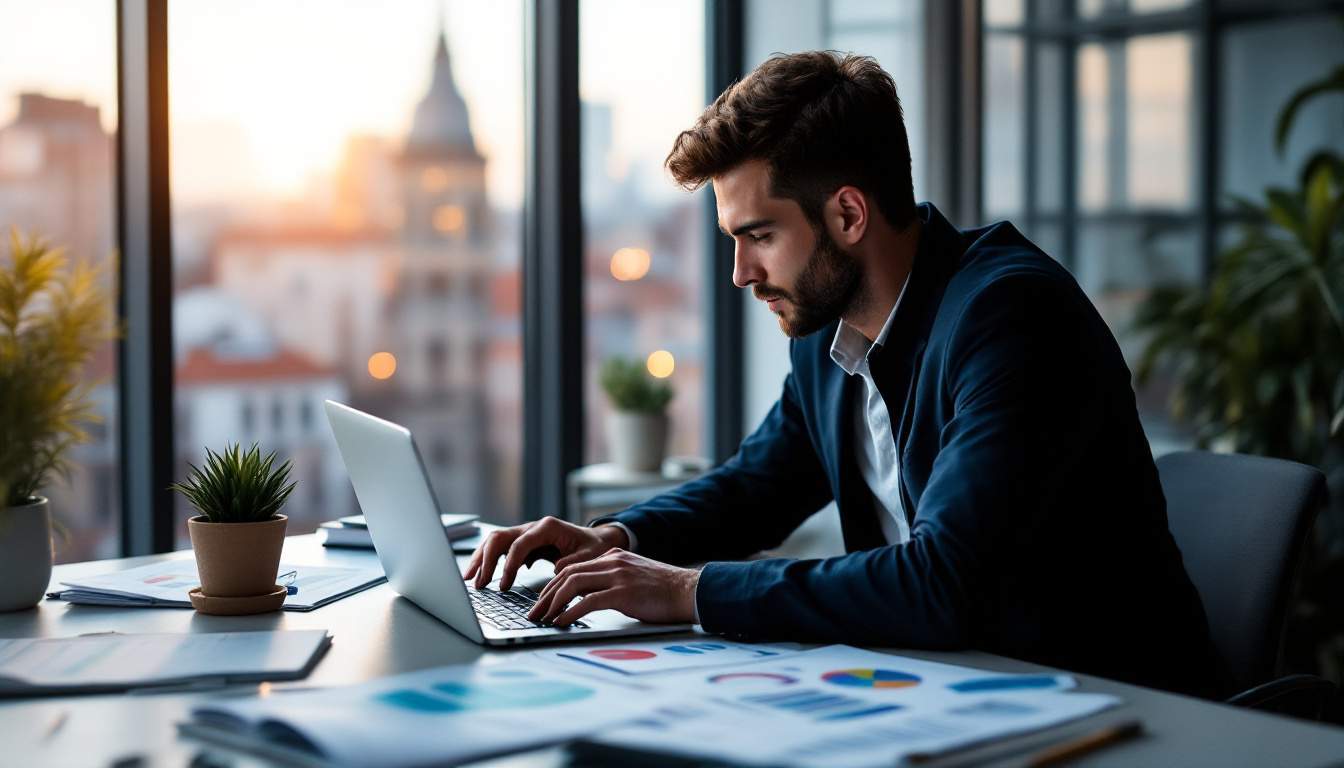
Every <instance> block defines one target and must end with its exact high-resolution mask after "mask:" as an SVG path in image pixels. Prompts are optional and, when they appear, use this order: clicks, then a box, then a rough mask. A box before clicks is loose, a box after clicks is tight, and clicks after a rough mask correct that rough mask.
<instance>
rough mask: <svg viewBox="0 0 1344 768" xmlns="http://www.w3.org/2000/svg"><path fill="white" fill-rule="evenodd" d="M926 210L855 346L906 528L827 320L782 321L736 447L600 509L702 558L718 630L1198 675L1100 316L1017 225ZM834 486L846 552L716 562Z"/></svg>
mask: <svg viewBox="0 0 1344 768" xmlns="http://www.w3.org/2000/svg"><path fill="white" fill-rule="evenodd" d="M919 215H920V217H921V218H922V220H923V222H924V226H923V233H922V235H921V238H920V243H919V248H918V252H917V254H916V257H915V260H914V265H913V269H912V273H911V275H910V278H909V285H908V287H907V289H906V294H905V298H904V299H903V300H902V302H901V305H900V308H899V310H898V312H897V315H896V318H895V321H894V322H893V324H892V329H891V333H890V336H889V337H888V340H887V344H886V346H884V347H881V348H877V349H875V350H874V352H873V354H872V356H871V357H870V358H869V360H870V365H871V368H872V372H873V377H874V380H875V382H876V384H877V387H878V389H879V391H880V392H881V394H882V398H883V400H885V401H886V405H887V409H888V411H889V412H890V414H891V423H892V428H893V430H894V431H893V434H892V436H891V439H892V440H895V441H896V448H897V455H898V456H900V461H901V472H900V476H901V495H902V503H903V506H904V509H905V510H906V514H907V516H908V517H909V519H910V540H909V541H908V542H906V543H903V544H899V545H895V546H891V545H888V544H887V543H886V541H885V539H884V538H883V536H882V531H881V527H880V523H879V522H878V519H877V512H876V510H875V508H874V504H873V501H872V495H871V492H870V490H869V488H868V486H867V484H866V483H865V482H864V480H863V478H862V477H861V475H860V473H859V470H858V468H857V465H856V463H855V459H854V456H853V452H854V447H853V446H854V439H853V435H852V430H853V420H852V408H853V407H854V398H855V397H856V393H858V392H860V391H861V388H862V381H861V380H860V379H859V378H858V377H851V376H847V375H846V374H845V373H844V372H843V371H842V370H841V369H840V368H839V367H838V366H836V365H835V363H834V362H833V361H832V360H831V358H830V355H829V349H830V344H831V340H832V338H833V337H834V335H835V331H836V327H837V326H836V324H835V323H833V324H831V325H830V326H829V327H827V328H825V329H823V330H821V331H818V332H817V333H814V334H812V335H810V336H807V337H805V338H802V339H798V340H796V341H793V342H792V343H791V344H790V357H791V360H792V372H791V373H790V374H789V376H788V378H787V379H786V380H785V382H784V391H783V394H782V395H781V396H780V398H779V401H778V402H777V403H776V404H775V406H774V407H773V409H772V410H771V411H770V413H769V415H767V416H766V417H765V420H764V421H763V422H762V423H761V425H760V427H759V428H757V429H756V431H755V432H754V433H753V434H751V435H750V436H749V437H747V438H746V439H745V440H744V441H743V442H742V445H741V447H740V448H739V450H738V452H737V453H736V455H734V456H733V457H732V458H731V459H729V460H728V461H727V462H725V463H724V464H723V465H721V466H719V467H718V468H716V469H715V470H713V471H712V472H710V473H708V474H707V475H705V476H703V477H701V478H699V479H697V480H694V481H691V482H688V483H686V484H684V485H681V486H679V487H678V488H676V489H674V490H672V491H670V492H668V493H664V494H662V495H660V496H658V497H656V498H653V499H651V500H649V501H647V502H645V503H642V504H639V505H637V506H634V507H631V508H630V509H627V510H625V511H623V512H621V513H619V514H617V515H615V516H613V517H609V518H606V520H618V521H620V522H621V523H623V524H625V525H627V526H629V527H630V529H631V530H632V531H633V532H634V533H635V535H636V537H637V538H638V541H639V551H640V553H641V554H644V555H647V556H649V557H652V558H656V559H658V560H663V561H666V562H681V563H690V562H704V561H710V562H709V564H708V565H706V566H705V568H704V570H703V572H702V573H701V576H700V586H699V588H698V592H697V605H698V609H699V612H700V620H701V623H702V625H703V626H704V628H705V629H706V630H709V631H712V632H719V633H724V634H728V635H732V636H737V637H742V638H751V639H788V640H798V641H815V642H847V643H858V644H873V645H886V646H906V647H918V648H943V649H954V648H977V649H981V650H985V651H990V652H994V653H1000V654H1005V655H1008V656H1014V657H1017V658H1022V659H1029V660H1034V661H1037V662H1040V663H1044V664H1049V665H1052V666H1058V667H1063V668H1066V669H1073V670H1079V671H1083V672H1089V673H1093V674H1098V675H1103V676H1107V677H1113V678H1118V679H1121V680H1126V681H1131V682H1136V683H1141V684H1146V685H1151V686H1156V687H1161V688H1167V689H1171V690H1180V691H1186V692H1193V693H1207V692H1210V690H1211V685H1212V680H1213V675H1212V662H1211V661H1210V659H1211V656H1212V653H1211V648H1210V645H1209V639H1208V627H1207V621H1206V619H1205V615H1204V610H1203V606H1202V604H1201V602H1200V599H1199V596H1198V593H1196V591H1195V589H1194V587H1193V585H1192V584H1191V582H1190V579H1189V577H1188V576H1187V575H1186V572H1185V568H1184V566H1183V564H1182V562H1181V553H1180V551H1179V550H1178V549H1177V547H1176V543H1175V541H1174V540H1173V539H1172V537H1171V534H1170V532H1169V530H1168V527H1167V516H1166V504H1165V500H1164V498H1163V495H1162V489H1161V486H1160V485H1159V484H1158V475H1157V470H1156V467H1155V466H1154V464H1153V459H1152V454H1151V452H1150V449H1149V446H1148V441H1147V439H1146V437H1145V436H1144V434H1143V429H1142V427H1141V426H1140V424H1139V418H1138V413H1137V410H1136V406H1135V401H1134V393H1133V390H1132V389H1131V386H1130V372H1129V370H1128V368H1127V367H1126V365H1125V362H1124V360H1123V358H1122V357H1121V353H1120V349H1119V347H1118V345H1117V344H1116V341H1115V338H1114V337H1113V336H1112V335H1111V332H1110V330H1109V329H1108V328H1107V326H1106V324H1105V322H1104V321H1103V320H1102V319H1101V317H1100V316H1099V315H1098V314H1097V311H1096V309H1095V308H1094V307H1093V306H1092V303H1091V302H1090V301H1089V300H1088V298H1087V297H1086V296H1085V295H1084V294H1083V292H1082V290H1081V289H1080V288H1079V286H1078V284H1077V283H1076V282H1075V281H1074V279H1073V277H1072V276H1071V275H1070V274H1069V273H1068V271H1066V270H1065V269H1063V268H1062V267H1061V266H1060V265H1059V264H1058V263H1057V262H1055V261H1054V260H1052V259H1051V258H1049V257H1048V256H1046V255H1045V254H1044V253H1043V252H1041V250H1040V249H1038V248H1037V247H1036V246H1035V245H1033V244H1032V243H1031V242H1030V241H1028V240H1027V239H1026V238H1025V237H1023V236H1022V235H1021V234H1020V233H1019V232H1018V231H1017V230H1016V229H1015V228H1014V227H1013V226H1012V225H1010V224H1007V223H999V224H994V225H991V226H988V227H984V228H982V229H975V230H968V231H964V232H963V231H958V230H957V229H956V228H954V227H953V226H952V225H951V224H949V223H948V221H947V220H946V219H944V218H943V216H942V215H941V214H940V213H939V212H938V211H937V209H935V208H934V207H933V206H932V205H929V204H924V205H921V206H920V207H919ZM837 322H838V321H837ZM832 500H834V501H835V502H837V505H838V507H839V510H840V521H841V525H842V528H843V532H844V539H845V547H846V550H847V551H848V554H846V555H843V556H840V557H832V558H826V559H816V560H788V559H769V560H755V561H746V562H721V561H727V560H740V559H741V558H743V557H746V556H749V555H751V554H753V553H756V552H759V551H761V550H764V549H769V548H771V547H774V546H777V545H778V544H779V543H780V542H782V541H783V540H784V538H785V537H786V536H788V534H789V533H790V532H792V531H793V530H794V529H795V528H797V527H798V525H799V524H800V523H802V522H803V520H804V519H806V518H807V517H808V516H810V515H811V514H813V513H814V512H816V511H817V510H818V509H819V508H821V507H823V506H824V505H825V504H826V503H827V502H830V501H832ZM599 522H600V521H599Z"/></svg>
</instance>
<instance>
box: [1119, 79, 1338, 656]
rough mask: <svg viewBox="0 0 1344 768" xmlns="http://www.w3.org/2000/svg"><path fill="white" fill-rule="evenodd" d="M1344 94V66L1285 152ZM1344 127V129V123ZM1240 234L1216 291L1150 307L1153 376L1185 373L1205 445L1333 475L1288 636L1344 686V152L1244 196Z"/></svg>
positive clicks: (1288, 116) (1186, 414)
mask: <svg viewBox="0 0 1344 768" xmlns="http://www.w3.org/2000/svg"><path fill="white" fill-rule="evenodd" d="M1332 93H1333V94H1336V95H1344V66H1338V67H1337V68H1336V69H1335V70H1334V71H1333V72H1331V73H1330V74H1328V75H1327V76H1325V77H1324V78H1322V79H1320V80H1318V81H1315V82H1313V83H1309V84H1307V85H1305V86H1303V87H1302V88H1300V89H1298V90H1297V91H1296V92H1295V93H1294V94H1293V96H1292V97H1291V98H1290V99H1289V100H1288V103H1287V104H1286V105H1285V107H1284V109H1283V111H1282V112H1281V113H1280V114H1279V117H1278V122H1277V130H1276V136H1275V142H1276V145H1277V149H1278V150H1279V152H1280V153H1281V152H1282V151H1283V149H1284V146H1285V144H1286V142H1287V138H1288V136H1289V134H1290V133H1291V130H1292V125H1293V121H1294V118H1295V116H1296V115H1298V114H1300V110H1301V108H1302V106H1303V105H1304V104H1305V103H1307V102H1308V101H1310V100H1312V99H1314V98H1317V97H1319V96H1322V95H1326V94H1332ZM1341 130H1344V126H1341ZM1233 202H1234V203H1235V205H1236V207H1237V212H1238V218H1239V219H1240V220H1241V221H1242V225H1241V231H1240V237H1239V239H1238V240H1237V241H1236V242H1234V244H1233V245H1232V246H1231V247H1229V248H1227V249H1226V250H1224V251H1223V252H1222V253H1221V254H1220V255H1219V257H1218V259H1217V260H1216V262H1215V263H1214V265H1213V271H1212V275H1211V276H1210V280H1209V282H1208V284H1207V285H1197V286H1169V287H1163V288H1160V289H1157V290H1154V291H1153V292H1152V293H1151V294H1150V295H1149V297H1148V298H1147V300H1146V301H1145V303H1144V304H1143V305H1142V306H1141V307H1140V308H1139V312H1138V314H1137V315H1136V318H1135V327H1136V330H1137V331H1139V332H1141V333H1143V334H1144V335H1145V336H1146V339H1147V347H1146V349H1145V351H1144V353H1143V355H1142V357H1141V358H1140V360H1139V365H1138V368H1137V375H1138V379H1139V380H1140V381H1141V382H1142V381H1144V380H1146V379H1148V378H1149V377H1150V376H1151V375H1152V374H1153V373H1154V372H1155V371H1159V370H1160V371H1162V372H1163V373H1164V374H1167V375H1170V376H1171V377H1172V378H1173V383H1174V387H1173V392H1172V398H1171V409H1172V414H1173V415H1174V416H1175V417H1176V418H1177V419H1180V420H1182V421H1184V422H1186V423H1187V424H1189V425H1191V426H1192V427H1193V428H1194V430H1195V440H1196V443H1197V444H1198V445H1199V446H1201V447H1213V448H1219V449H1230V450H1234V451H1238V452H1241V453H1252V454H1260V455H1265V456H1275V457H1279V458H1285V459H1291V460H1293V461H1298V462H1301V463H1304V464H1311V465H1314V466H1317V467H1320V468H1321V470H1322V471H1324V472H1325V475H1326V479H1327V482H1328V483H1329V486H1330V495H1331V503H1330V506H1329V507H1328V509H1327V511H1326V513H1325V514H1323V515H1322V516H1321V517H1320V518H1319V519H1318V525H1317V528H1316V536H1315V546H1313V547H1312V548H1309V549H1308V551H1307V558H1306V563H1305V564H1304V568H1303V580H1302V595H1301V598H1300V600H1299V602H1298V604H1297V606H1296V607H1295V611H1294V618H1293V622H1292V623H1291V624H1290V631H1289V635H1288V641H1289V645H1288V655H1289V657H1290V659H1291V660H1292V663H1293V665H1294V668H1295V669H1300V670H1302V671H1307V670H1308V669H1311V668H1315V669H1316V670H1318V671H1319V672H1320V674H1322V675H1323V676H1325V677H1329V678H1331V679H1334V680H1340V679H1344V590H1341V589H1339V585H1340V584H1341V583H1344V157H1341V156H1340V155H1339V154H1338V153H1336V152H1333V151H1330V150H1329V149H1322V150H1319V151H1317V152H1315V153H1313V154H1312V155H1311V156H1310V157H1309V158H1308V159H1307V161H1306V163H1305V164H1304V166H1303V167H1302V169H1301V172H1300V173H1299V176H1298V184H1297V187H1296V188H1282V187H1271V188H1269V189H1267V190H1265V194H1264V198H1263V200H1260V201H1251V200H1245V199H1239V198H1234V200H1233Z"/></svg>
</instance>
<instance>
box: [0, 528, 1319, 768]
mask: <svg viewBox="0 0 1344 768" xmlns="http://www.w3.org/2000/svg"><path fill="white" fill-rule="evenodd" d="M174 556H181V555H180V554H179V555H159V556H153V557H145V558H131V559H125V560H106V561H101V562H91V563H78V564H72V565H63V566H58V567H57V568H56V571H55V574H54V575H53V584H55V583H56V582H57V581H59V580H60V579H61V578H68V577H71V576H74V575H76V574H83V575H87V574H92V573H99V572H105V571H109V570H115V569H120V568H128V567H131V566H135V565H142V564H144V563H147V562H150V561H152V560H153V559H155V558H159V557H174ZM284 557H285V560H286V561H287V562H294V563H309V564H315V565H317V564H323V563H325V564H330V565H340V564H361V565H367V564H370V563H374V562H376V560H375V558H374V556H373V554H372V553H371V552H362V551H351V550H331V551H327V550H324V549H323V548H322V547H321V546H319V545H318V544H317V542H316V540H315V539H314V537H312V536H295V537H291V538H290V539H288V540H287V541H286V543H285V554H284ZM307 628H324V629H328V630H330V632H331V633H332V635H333V637H334V641H333V643H332V647H331V650H330V651H329V652H328V653H327V655H326V658H324V659H323V660H322V662H321V663H320V664H319V665H318V666H317V669H316V670H315V671H314V672H313V674H312V676H311V677H309V678H308V680H306V681H303V682H300V683H294V684H291V685H319V686H321V685H340V684H345V683H356V682H361V681H364V680H369V679H371V678H374V677H379V676H382V675H388V674H393V673H397V672H406V671H410V670H415V669H422V668H425V667H432V666H438V665H443V664H453V663H459V662H468V661H471V660H473V659H475V658H477V657H479V656H480V655H481V654H482V653H519V652H525V651H513V650H511V651H498V650H490V651H486V650H484V649H482V648H481V647H479V646H476V645H475V644H473V643H471V642H469V641H467V640H466V639H464V638H462V637H461V636H459V635H458V634H456V633H455V632H453V631H452V630H450V629H448V628H447V627H446V626H444V625H443V624H441V623H439V622H438V621H437V620H435V619H434V618H432V617H431V616H429V615H428V614H426V613H424V612H422V611H420V610H419V609H418V608H416V607H415V606H414V605H412V604H411V603H409V602H408V601H406V600H405V599H404V598H400V597H397V596H396V595H395V594H394V593H393V592H392V590H391V588H390V587H388V586H387V585H381V586H379V587H375V588H374V589H371V590H368V591H365V592H362V593H360V594H357V595H353V596H351V597H348V598H346V599H344V600H341V601H338V602H336V603H333V604H331V605H327V606H325V607H323V608H319V609H318V610H316V611H313V612H311V613H293V612H283V613H274V614H266V615H262V616H231V617H230V616H201V615H197V614H196V613H195V612H194V611H190V610H179V609H144V608H130V609H124V608H100V607H91V606H74V605H68V604H66V603H61V602H56V601H50V600H47V601H44V602H43V603H42V604H41V605H40V606H38V607H37V608H36V609H33V610H29V611H23V612H19V613H10V614H0V637H39V636H41V637H57V636H68V635H76V634H81V633H85V632H100V631H108V630H117V631H121V632H218V631H225V630H249V629H253V630H258V629H307ZM898 652H901V653H906V654H908V655H911V656H917V657H920V658H926V659H933V660H936V661H946V662H950V663H955V664H966V665H970V666H977V667H982V668H985V669H994V670H1002V671H1014V672H1029V671H1040V670H1041V669H1042V668H1041V667H1038V666H1036V665H1032V664H1028V663H1025V662H1020V661H1014V660H1011V659H1006V658H1003V657H999V656H992V655H989V654H984V653H978V652H964V653H933V652H924V651H898ZM1077 677H1078V679H1079V683H1080V690H1084V691H1100V692H1105V693H1112V694H1115V695H1117V696H1119V697H1121V698H1122V699H1124V700H1125V702H1126V704H1125V705H1124V706H1122V707H1120V708H1118V709H1115V710H1111V711H1109V712H1106V713H1104V714H1102V715H1099V716H1098V717H1096V718H1092V719H1090V720H1086V721H1083V722H1081V723H1075V724H1073V725H1070V726H1067V727H1066V728H1061V729H1057V730H1055V731H1051V732H1050V733H1049V734H1045V735H1042V734H1037V735H1035V736H1026V737H1022V738H1019V739H1017V740H1015V741H1014V742H1013V743H1014V744H1017V745H1020V746H1022V747H1023V748H1024V749H1025V748H1027V747H1029V746H1031V745H1040V744H1044V743H1048V742H1052V741H1056V740H1058V739H1060V738H1062V737H1063V736H1065V735H1066V734H1067V733H1071V732H1083V731H1087V730H1091V729H1092V728H1095V727H1097V726H1098V725H1100V724H1102V723H1104V722H1110V721H1114V720H1121V719H1128V718H1133V717H1138V718H1139V719H1141V720H1143V722H1144V726H1145V728H1146V730H1147V733H1146V735H1145V736H1143V737H1141V738H1139V739H1137V740H1133V741H1129V742H1125V743H1122V744H1117V745H1113V746H1110V747H1107V748H1105V749H1103V750H1101V751H1099V752H1096V753H1093V754H1092V755H1091V756H1089V757H1086V758H1084V759H1082V760H1079V761H1077V762H1075V763H1072V764H1071V765H1088V766H1136V765H1143V766H1147V765H1153V766H1156V765H1209V766H1239V765H1245V766H1267V765H1275V766H1326V765H1340V764H1344V728H1335V727H1331V726H1320V725H1313V724H1310V723H1304V722H1299V721H1295V720H1289V719H1286V718H1280V717H1276V716H1272V715H1265V714H1260V713H1256V712H1250V711H1246V710H1241V709H1235V708H1232V707H1227V706H1223V705H1220V704H1210V703H1207V702H1202V701H1198V700H1195V699H1190V698H1186V697H1183V696H1175V695H1172V694H1167V693H1159V692H1157V691H1151V690H1147V689H1144V688H1137V687H1134V686H1131V685H1125V684H1122V683H1115V682H1110V681H1107V680H1102V679H1099V678H1095V677H1089V676H1087V675H1078V676H1077ZM234 690H235V691H237V692H238V693H244V692H246V691H248V690H250V689H234ZM210 695H216V696H218V695H221V694H220V693H219V692H215V693H213V694H211V693H197V694H181V693H174V694H156V695H147V696H125V695H118V696H90V697H73V698H57V699H29V700H24V701H4V702H0V745H3V750H4V751H3V753H2V754H0V764H3V765H15V766H20V765H21V766H37V765H60V766H64V765H71V766H75V765H78V766H108V765H111V764H112V763H113V761H114V760H116V759H118V758H123V757H126V756H128V755H143V756H144V757H145V762H144V763H142V765H145V766H184V765H187V764H188V762H189V761H190V760H191V759H192V757H193V756H195V755H197V754H198V753H199V752H201V751H202V750H203V749H205V750H207V751H209V752H210V753H211V754H212V755H216V756H224V757H225V758H227V759H225V760H224V761H223V762H222V763H220V764H222V765H232V766H239V767H240V768H242V767H243V766H250V765H257V764H259V763H258V762H257V761H256V760H255V759H252V758H247V757H240V756H233V755H231V754H230V753H227V752H223V751H221V750H219V749H218V748H215V747H203V746H202V745H200V744H198V743H196V742H192V741H189V740H185V739H182V738H179V737H178V736H177V733H176V729H175V727H174V724H175V723H176V722H178V721H180V720H183V719H185V713H186V711H187V709H188V708H189V707H190V705H191V703H192V701H193V700H195V699H196V698H197V697H201V696H210ZM63 713H64V714H63ZM60 721H63V724H62V725H61V726H60V727H59V729H58V730H56V731H55V733H53V734H51V735H50V736H48V735H47V732H48V730H49V729H50V727H51V725H52V724H53V723H55V722H60ZM1006 747H1007V743H1004V744H999V745H994V746H990V747H986V748H983V749H982V750H978V751H975V752H968V753H966V754H965V755H963V756H960V757H958V758H957V760H954V761H943V762H941V763H931V765H939V764H959V763H961V762H964V761H966V760H968V759H976V758H977V757H979V758H982V759H983V758H984V757H986V756H991V755H1003V754H1004V751H1005V749H1006ZM1020 759H1021V756H1020V755H1016V756H1014V757H1013V758H1008V759H1006V760H1002V761H999V762H996V763H991V764H996V765H1013V764H1014V762H1015V761H1016V760H1020ZM563 763H564V760H563V755H562V752H561V750H558V749H556V750H549V751H544V752H541V753H534V754H531V755H525V756H515V757H512V758H504V759H500V760H495V761H491V762H490V765H492V766H509V767H510V768H512V767H515V766H518V767H521V766H558V765H562V764H563ZM978 764H979V763H978Z"/></svg>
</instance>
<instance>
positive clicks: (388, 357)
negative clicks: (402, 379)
mask: <svg viewBox="0 0 1344 768" xmlns="http://www.w3.org/2000/svg"><path fill="white" fill-rule="evenodd" d="M396 372H397V358H396V357H394V356H393V355H392V353H391V352H374V353H373V354H372V355H370V356H369V375H370V376H372V377H373V378H375V379H390V378H392V374H394V373H396Z"/></svg>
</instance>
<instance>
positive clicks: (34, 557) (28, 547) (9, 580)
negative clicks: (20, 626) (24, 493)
mask: <svg viewBox="0 0 1344 768" xmlns="http://www.w3.org/2000/svg"><path fill="white" fill-rule="evenodd" d="M50 582H51V505H50V504H49V503H48V502H47V500H46V499H44V498H42V497H41V496H39V497H37V498H35V499H33V501H32V502H31V503H29V504H24V505H23V506H21V507H8V508H6V509H0V611H21V610H23V609H25V608H32V607H33V606H34V605H37V603H38V601H40V600H41V599H42V595H43V593H45V592H46V591H47V584H49V583H50Z"/></svg>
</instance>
